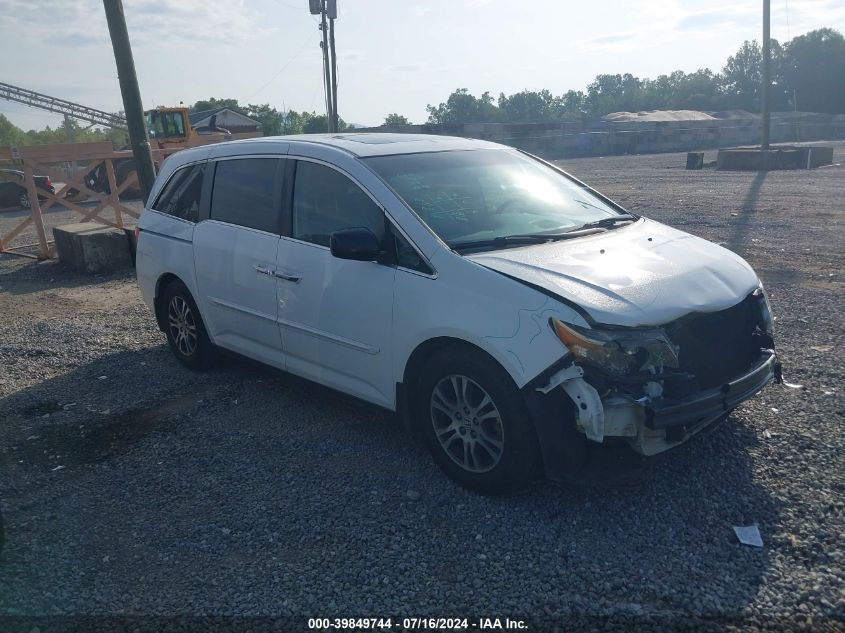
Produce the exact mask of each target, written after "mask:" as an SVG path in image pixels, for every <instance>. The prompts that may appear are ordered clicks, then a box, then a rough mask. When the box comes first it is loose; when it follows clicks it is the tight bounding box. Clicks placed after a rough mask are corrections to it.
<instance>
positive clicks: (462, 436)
mask: <svg viewBox="0 0 845 633" xmlns="http://www.w3.org/2000/svg"><path fill="white" fill-rule="evenodd" d="M412 402H413V410H414V414H415V419H416V423H417V424H418V425H419V426H418V427H417V428H418V429H419V430H420V431H421V432H422V435H423V437H424V438H425V441H426V444H427V445H428V448H429V450H430V451H431V454H432V457H433V458H434V461H435V462H436V463H437V465H438V466H439V467H440V468H441V469H442V470H443V471H444V472H445V473H446V474H447V475H448V476H449V477H450V478H452V479H453V480H454V481H456V482H457V483H458V484H460V485H461V486H463V487H465V488H469V489H470V490H474V491H476V492H480V493H482V494H504V493H508V492H513V491H516V490H519V489H520V488H522V487H524V486H525V485H527V484H528V483H529V482H530V481H531V480H532V479H533V478H534V477H535V475H536V464H537V455H538V450H537V441H536V436H535V434H534V428H533V425H532V424H531V420H530V418H529V413H528V411H527V409H526V407H525V402H524V400H523V399H522V396H521V394H520V393H519V389H517V387H516V385H515V384H514V382H513V380H511V377H510V376H509V375H508V373H507V372H506V371H505V370H504V369H503V368H502V367H501V366H500V365H499V364H498V363H496V361H494V360H493V359H492V358H490V357H489V356H487V355H486V354H484V353H482V352H481V351H474V350H472V349H467V348H462V347H461V348H455V349H447V350H443V351H441V352H438V353H437V354H435V355H434V356H433V357H432V358H431V359H429V361H428V362H427V363H425V365H424V366H423V368H422V370H421V373H420V380H419V381H418V383H417V385H416V388H415V393H414V394H413V396H412Z"/></svg>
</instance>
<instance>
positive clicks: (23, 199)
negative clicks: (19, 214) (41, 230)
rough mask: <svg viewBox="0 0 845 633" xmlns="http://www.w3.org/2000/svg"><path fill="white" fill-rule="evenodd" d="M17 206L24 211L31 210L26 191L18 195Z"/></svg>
mask: <svg viewBox="0 0 845 633" xmlns="http://www.w3.org/2000/svg"><path fill="white" fill-rule="evenodd" d="M18 204H19V205H20V206H22V207H23V208H24V209H30V208H32V203H31V202H30V201H29V194H28V193H27V192H26V191H21V192H20V194H19V195H18Z"/></svg>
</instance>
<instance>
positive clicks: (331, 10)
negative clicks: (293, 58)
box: [308, 0, 338, 132]
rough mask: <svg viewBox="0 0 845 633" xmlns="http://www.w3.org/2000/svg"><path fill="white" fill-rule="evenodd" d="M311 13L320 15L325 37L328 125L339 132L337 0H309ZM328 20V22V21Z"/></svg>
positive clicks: (322, 45)
mask: <svg viewBox="0 0 845 633" xmlns="http://www.w3.org/2000/svg"><path fill="white" fill-rule="evenodd" d="M308 9H309V11H310V12H311V15H319V16H320V31H321V32H322V36H323V39H322V41H321V42H320V48H321V49H322V50H323V82H324V83H325V86H326V90H325V93H326V127H327V129H328V131H329V132H337V122H338V117H337V55H336V53H335V48H334V21H335V18H336V17H337V0H308ZM327 20H328V23H327Z"/></svg>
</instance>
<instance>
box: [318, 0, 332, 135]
mask: <svg viewBox="0 0 845 633" xmlns="http://www.w3.org/2000/svg"><path fill="white" fill-rule="evenodd" d="M320 20H321V21H320V30H321V31H322V33H323V41H322V42H320V48H322V49H323V72H324V73H325V82H326V125H327V127H328V130H329V132H334V131H335V130H334V112H333V111H332V106H333V104H334V95H333V94H332V92H333V91H332V71H331V67H330V64H329V39H328V38H329V28H328V25H327V24H326V0H322V2H321V3H320Z"/></svg>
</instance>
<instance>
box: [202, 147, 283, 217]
mask: <svg viewBox="0 0 845 633" xmlns="http://www.w3.org/2000/svg"><path fill="white" fill-rule="evenodd" d="M280 165H281V160H280V159H278V158H240V159H232V160H221V161H219V162H218V163H217V169H216V170H215V172H214V188H213V191H212V194H211V219H212V220H219V221H221V222H228V223H229V224H237V225H238V226H245V227H248V228H251V229H258V230H259V231H267V232H268V233H277V234H278V233H279V228H280V227H279V224H280V222H279V208H280V206H281V205H280V203H281V191H282V188H281V176H280V172H281V169H280Z"/></svg>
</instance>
